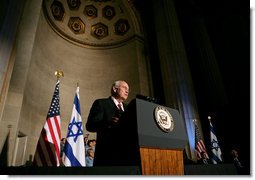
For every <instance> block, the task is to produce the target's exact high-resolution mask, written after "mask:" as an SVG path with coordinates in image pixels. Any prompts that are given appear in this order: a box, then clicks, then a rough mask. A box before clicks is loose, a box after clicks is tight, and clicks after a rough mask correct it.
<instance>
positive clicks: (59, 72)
mask: <svg viewBox="0 0 255 180" xmlns="http://www.w3.org/2000/svg"><path fill="white" fill-rule="evenodd" d="M55 76H57V79H59V78H61V77H64V73H63V71H60V70H57V71H55Z"/></svg>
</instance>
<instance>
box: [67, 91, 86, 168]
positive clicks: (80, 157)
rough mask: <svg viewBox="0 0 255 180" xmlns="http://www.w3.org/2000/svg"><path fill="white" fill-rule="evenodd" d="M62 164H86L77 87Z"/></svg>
mask: <svg viewBox="0 0 255 180" xmlns="http://www.w3.org/2000/svg"><path fill="white" fill-rule="evenodd" d="M63 164H64V165H65V166H86V163H85V147H84V138H83V128H82V118H81V110H80V97H79V87H77V89H76V93H75V97H74V105H73V111H72V116H71V120H70V123H69V125H68V130H67V136H66V143H65V147H64V152H63Z"/></svg>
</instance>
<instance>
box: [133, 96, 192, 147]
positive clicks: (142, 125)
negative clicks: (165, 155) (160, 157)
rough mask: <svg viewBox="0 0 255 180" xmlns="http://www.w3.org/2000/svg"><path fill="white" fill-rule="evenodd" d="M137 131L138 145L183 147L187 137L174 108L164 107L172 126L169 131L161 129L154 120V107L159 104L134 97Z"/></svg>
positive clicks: (181, 121) (182, 123)
mask: <svg viewBox="0 0 255 180" xmlns="http://www.w3.org/2000/svg"><path fill="white" fill-rule="evenodd" d="M135 101H136V102H135V103H136V118H137V132H138V141H139V146H140V147H153V148H161V149H164V148H166V149H184V147H185V145H186V144H187V141H188V138H187V133H186V129H185V126H184V122H183V120H182V119H181V118H180V115H179V112H178V111H177V110H175V109H172V108H168V107H164V108H166V109H167V110H168V111H169V112H170V114H171V116H172V118H173V123H174V124H173V125H174V128H173V130H172V131H170V132H165V131H163V130H162V129H161V128H160V127H159V126H158V124H157V122H156V121H155V117H154V112H155V108H156V107H158V106H161V105H158V104H155V103H151V102H148V101H144V100H141V99H135Z"/></svg>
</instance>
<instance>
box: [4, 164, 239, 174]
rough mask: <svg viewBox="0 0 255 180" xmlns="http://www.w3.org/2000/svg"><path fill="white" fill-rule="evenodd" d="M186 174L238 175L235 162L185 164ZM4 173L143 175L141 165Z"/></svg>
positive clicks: (7, 169)
mask: <svg viewBox="0 0 255 180" xmlns="http://www.w3.org/2000/svg"><path fill="white" fill-rule="evenodd" d="M184 168H185V169H184V176H186V175H238V172H237V170H236V168H235V166H234V165H233V164H217V165H214V164H208V165H197V164H194V165H185V167H184ZM0 174H2V175H142V173H141V170H140V167H139V166H109V167H76V168H74V167H47V168H46V167H32V166H30V167H5V168H3V167H1V168H0Z"/></svg>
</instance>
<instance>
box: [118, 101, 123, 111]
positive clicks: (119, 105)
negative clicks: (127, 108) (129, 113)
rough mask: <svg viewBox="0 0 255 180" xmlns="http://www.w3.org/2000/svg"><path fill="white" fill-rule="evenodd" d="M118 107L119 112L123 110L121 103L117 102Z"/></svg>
mask: <svg viewBox="0 0 255 180" xmlns="http://www.w3.org/2000/svg"><path fill="white" fill-rule="evenodd" d="M118 108H119V110H120V112H123V110H122V108H121V103H119V104H118Z"/></svg>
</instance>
